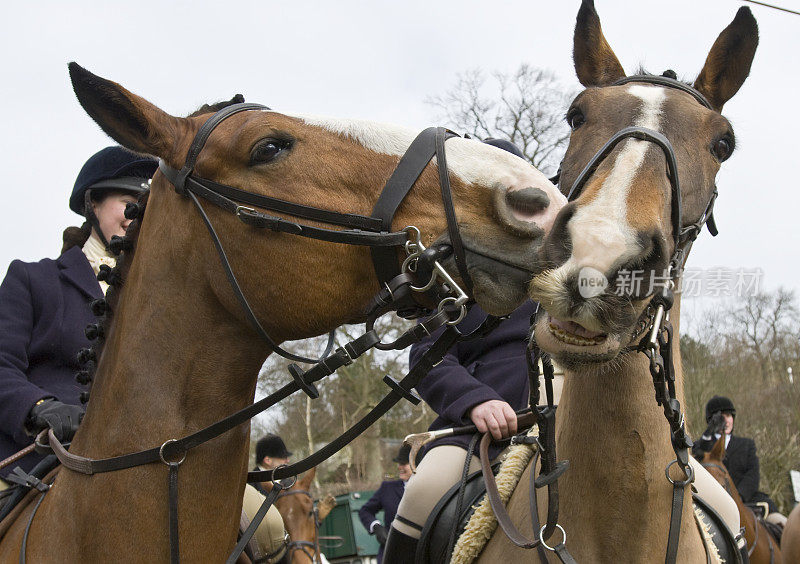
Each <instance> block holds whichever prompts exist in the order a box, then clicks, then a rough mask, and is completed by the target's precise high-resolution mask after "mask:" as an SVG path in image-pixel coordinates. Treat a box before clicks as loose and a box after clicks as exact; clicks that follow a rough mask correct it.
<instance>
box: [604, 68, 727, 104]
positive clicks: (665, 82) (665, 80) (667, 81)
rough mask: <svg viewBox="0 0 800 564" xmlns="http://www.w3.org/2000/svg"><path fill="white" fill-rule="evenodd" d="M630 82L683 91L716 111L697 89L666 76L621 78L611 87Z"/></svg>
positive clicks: (638, 75) (640, 75)
mask: <svg viewBox="0 0 800 564" xmlns="http://www.w3.org/2000/svg"><path fill="white" fill-rule="evenodd" d="M630 82H644V83H647V84H656V85H658V86H666V87H667V88H674V89H675V90H681V91H683V92H686V93H687V94H689V95H691V96H692V97H693V98H694V99H695V100H697V101H698V102H700V104H702V105H703V106H705V107H706V108H708V109H709V110H714V108H713V107H711V103H710V102H709V101H708V99H707V98H706V97H705V96H703V95H702V94H701V93H700V91H699V90H697V89H696V88H692V87H691V86H689V85H688V84H684V83H683V82H681V81H680V80H675V79H674V78H669V77H666V76H657V75H650V74H635V75H633V76H626V77H625V78H621V79H619V80H618V81H616V82H614V83H613V84H611V86H621V85H623V84H628V83H630ZM714 111H716V110H714Z"/></svg>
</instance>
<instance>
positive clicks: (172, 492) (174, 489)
mask: <svg viewBox="0 0 800 564" xmlns="http://www.w3.org/2000/svg"><path fill="white" fill-rule="evenodd" d="M168 466H169V477H168V482H169V558H170V562H172V564H179V563H180V560H181V556H180V548H179V546H180V545H179V540H180V538H179V535H178V467H179V466H180V463H178V462H170V463H169V464H168Z"/></svg>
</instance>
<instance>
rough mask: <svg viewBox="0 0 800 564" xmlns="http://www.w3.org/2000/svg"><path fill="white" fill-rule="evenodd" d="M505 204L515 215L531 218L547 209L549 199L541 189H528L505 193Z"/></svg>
mask: <svg viewBox="0 0 800 564" xmlns="http://www.w3.org/2000/svg"><path fill="white" fill-rule="evenodd" d="M506 203H507V204H508V206H509V207H510V208H511V209H512V210H513V211H514V212H516V213H515V215H517V214H518V215H521V216H523V217H525V216H529V217H532V216H535V215H536V214H539V213H541V212H542V210H545V209H547V207H548V206H549V205H550V198H549V197H548V196H547V194H546V193H545V191H544V190H542V189H541V188H533V187H528V188H521V189H519V190H509V191H508V192H506Z"/></svg>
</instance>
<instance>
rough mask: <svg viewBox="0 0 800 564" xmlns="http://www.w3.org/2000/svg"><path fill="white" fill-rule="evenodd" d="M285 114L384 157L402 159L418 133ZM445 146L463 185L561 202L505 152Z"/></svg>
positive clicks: (460, 143)
mask: <svg viewBox="0 0 800 564" xmlns="http://www.w3.org/2000/svg"><path fill="white" fill-rule="evenodd" d="M286 115H290V116H292V117H296V118H298V119H301V120H303V121H304V122H305V123H307V124H309V125H313V126H316V127H320V128H323V129H326V130H328V131H332V132H334V133H337V134H339V135H343V136H346V137H350V138H351V139H354V140H356V141H358V142H359V143H360V144H361V145H363V146H364V147H366V148H367V149H370V150H371V151H375V152H377V153H383V154H386V155H396V156H402V155H403V154H405V152H406V150H407V149H408V147H409V145H411V142H412V141H413V140H414V139H415V138H416V136H417V134H418V133H419V132H418V131H415V130H413V129H409V128H406V127H402V126H398V125H392V124H386V123H379V122H374V121H369V120H363V119H336V118H328V117H320V116H315V115H309V114H286ZM445 147H446V156H447V168H448V170H449V171H450V172H451V173H452V174H454V175H455V176H457V177H459V178H460V179H461V180H463V181H464V182H466V183H469V184H479V185H483V186H497V187H498V188H501V189H507V188H512V189H514V188H527V187H530V186H533V187H539V188H542V189H543V190H545V192H546V193H547V195H548V196H549V197H550V199H551V201H562V202H563V201H565V199H564V196H563V195H562V194H561V193H560V192H558V190H557V189H556V188H555V187H554V186H553V185H552V184H551V183H550V181H549V180H548V179H547V177H546V176H545V175H544V174H542V173H541V172H540V171H539V170H537V169H536V168H534V167H533V166H531V165H530V164H529V163H528V162H527V161H525V160H523V159H520V158H518V157H516V156H514V155H512V154H511V153H509V152H507V151H503V150H502V149H498V148H497V147H493V146H491V145H486V144H485V143H481V142H480V141H477V140H474V139H463V138H460V137H455V138H452V139H450V140H448V141H447V143H446V144H445ZM434 162H436V161H435V159H434ZM555 207H556V206H554V208H555ZM558 207H560V206H558Z"/></svg>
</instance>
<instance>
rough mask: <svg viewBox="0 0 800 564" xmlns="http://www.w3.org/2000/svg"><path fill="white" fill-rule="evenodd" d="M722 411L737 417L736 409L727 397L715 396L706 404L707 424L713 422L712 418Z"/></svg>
mask: <svg viewBox="0 0 800 564" xmlns="http://www.w3.org/2000/svg"><path fill="white" fill-rule="evenodd" d="M720 411H723V412H728V413H730V414H731V415H733V416H734V417H736V408H735V407H734V406H733V402H732V401H731V400H730V399H729V398H726V397H725V396H714V397H712V398H711V399H710V400H708V403H707V404H706V423H708V422H709V421H711V417H712V416H713V415H714V414H715V413H719V412H720Z"/></svg>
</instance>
